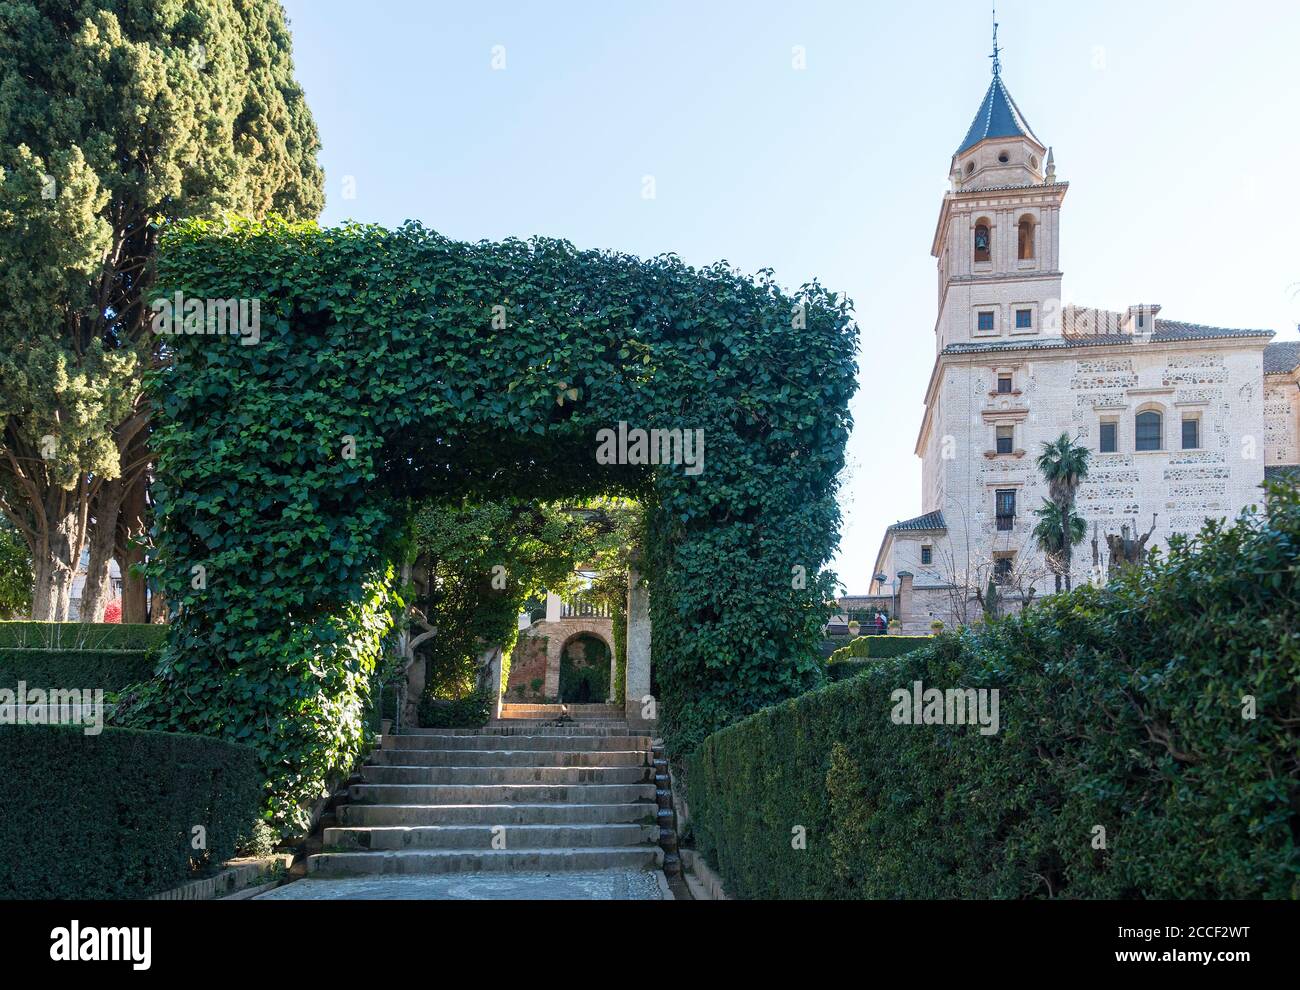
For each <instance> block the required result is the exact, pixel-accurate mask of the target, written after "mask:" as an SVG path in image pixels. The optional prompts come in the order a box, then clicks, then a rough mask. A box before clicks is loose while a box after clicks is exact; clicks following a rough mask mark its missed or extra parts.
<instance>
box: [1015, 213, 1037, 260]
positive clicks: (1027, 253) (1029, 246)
mask: <svg viewBox="0 0 1300 990" xmlns="http://www.w3.org/2000/svg"><path fill="white" fill-rule="evenodd" d="M1017 231H1018V233H1019V235H1020V250H1019V254H1018V256H1019V258H1020V260H1021V261H1029V260H1030V259H1031V258H1033V256H1034V218H1033V217H1031V216H1028V215H1026V216H1023V217H1021V218H1020V223H1019V224H1018V226H1017Z"/></svg>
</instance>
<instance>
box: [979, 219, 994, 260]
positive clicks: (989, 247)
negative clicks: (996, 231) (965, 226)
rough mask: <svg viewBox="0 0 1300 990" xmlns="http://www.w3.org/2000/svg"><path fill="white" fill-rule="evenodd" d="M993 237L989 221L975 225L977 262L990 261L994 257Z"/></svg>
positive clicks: (981, 221) (982, 221)
mask: <svg viewBox="0 0 1300 990" xmlns="http://www.w3.org/2000/svg"><path fill="white" fill-rule="evenodd" d="M992 252H993V235H992V234H990V233H989V224H988V221H987V220H980V221H979V222H978V223H976V224H975V260H976V261H988V260H990V259H991V258H992V257H993V254H992Z"/></svg>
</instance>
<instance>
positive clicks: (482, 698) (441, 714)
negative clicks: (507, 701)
mask: <svg viewBox="0 0 1300 990" xmlns="http://www.w3.org/2000/svg"><path fill="white" fill-rule="evenodd" d="M494 701H495V699H494V697H493V694H492V692H491V691H475V692H473V693H471V694H467V695H466V696H465V697H463V698H459V699H457V700H454V701H447V700H444V699H442V698H435V697H434V696H433V691H432V690H431V689H429V688H426V689H425V692H424V694H423V695H421V696H420V704H419V707H418V709H417V711H416V717H417V718H418V719H419V720H420V725H421V727H423V728H425V729H477V728H478V727H479V726H481V725H485V724H487V720H488V719H489V718H491V717H492V706H493V704H494Z"/></svg>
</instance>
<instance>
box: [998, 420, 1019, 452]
mask: <svg viewBox="0 0 1300 990" xmlns="http://www.w3.org/2000/svg"><path fill="white" fill-rule="evenodd" d="M1015 435H1016V428H1015V427H1014V426H999V427H998V453H999V454H1009V453H1011V450H1012V442H1013V441H1014V440H1015Z"/></svg>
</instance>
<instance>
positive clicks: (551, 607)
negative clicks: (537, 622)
mask: <svg viewBox="0 0 1300 990" xmlns="http://www.w3.org/2000/svg"><path fill="white" fill-rule="evenodd" d="M546 621H547V622H559V621H560V596H559V595H557V594H556V593H555V592H554V591H548V592H547V593H546Z"/></svg>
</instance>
